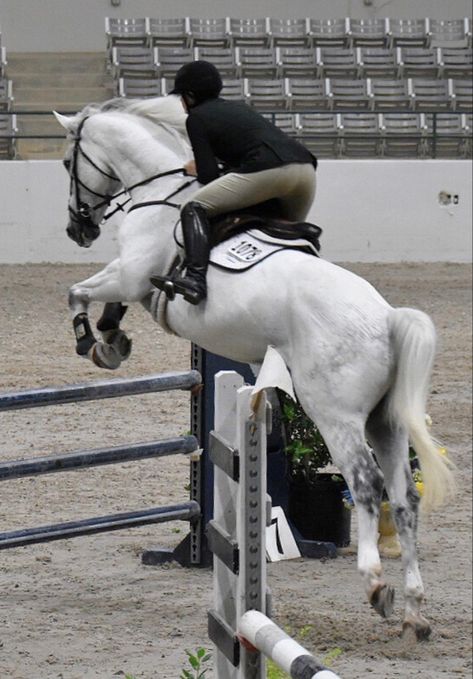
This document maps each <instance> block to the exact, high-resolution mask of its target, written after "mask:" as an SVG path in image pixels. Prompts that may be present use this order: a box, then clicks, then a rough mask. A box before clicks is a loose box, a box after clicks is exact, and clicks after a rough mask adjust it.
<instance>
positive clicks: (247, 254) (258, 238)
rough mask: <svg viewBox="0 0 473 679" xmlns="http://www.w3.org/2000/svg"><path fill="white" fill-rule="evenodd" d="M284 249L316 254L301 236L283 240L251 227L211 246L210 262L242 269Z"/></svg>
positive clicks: (224, 266) (229, 267)
mask: <svg viewBox="0 0 473 679" xmlns="http://www.w3.org/2000/svg"><path fill="white" fill-rule="evenodd" d="M284 249H291V250H293V249H296V250H305V251H307V250H309V251H311V252H313V253H314V255H317V251H316V249H315V248H314V246H313V245H312V244H311V243H309V241H307V240H305V239H303V238H297V239H295V240H284V239H282V238H273V237H272V236H267V235H266V234H265V233H263V232H262V231H259V229H251V230H250V231H247V232H246V233H240V234H238V235H236V236H232V237H231V238H229V239H228V240H226V241H224V242H223V243H220V244H219V245H216V246H215V247H214V248H212V252H211V254H210V262H211V263H212V264H215V265H216V266H220V267H222V268H224V269H231V270H232V271H244V270H245V269H249V268H250V267H251V266H254V265H255V264H257V263H258V262H261V260H263V259H266V258H267V257H269V256H270V255H272V254H274V253H275V252H278V251H279V250H284Z"/></svg>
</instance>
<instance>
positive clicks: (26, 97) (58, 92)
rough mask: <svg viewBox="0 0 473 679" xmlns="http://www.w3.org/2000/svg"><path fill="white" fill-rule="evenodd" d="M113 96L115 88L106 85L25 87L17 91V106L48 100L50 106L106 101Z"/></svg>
mask: <svg viewBox="0 0 473 679" xmlns="http://www.w3.org/2000/svg"><path fill="white" fill-rule="evenodd" d="M112 96H113V90H112V89H111V88H106V87H77V88H75V89H74V88H73V87H24V88H22V89H20V90H19V91H18V92H16V93H15V108H16V109H21V108H22V107H23V106H24V105H26V104H35V103H40V102H44V103H46V102H47V103H48V106H49V108H51V105H52V104H54V106H56V105H59V106H64V104H65V103H66V102H67V103H71V104H73V105H74V106H77V104H79V103H82V102H85V103H91V102H101V101H105V100H106V99H111V97H112ZM54 106H53V108H54Z"/></svg>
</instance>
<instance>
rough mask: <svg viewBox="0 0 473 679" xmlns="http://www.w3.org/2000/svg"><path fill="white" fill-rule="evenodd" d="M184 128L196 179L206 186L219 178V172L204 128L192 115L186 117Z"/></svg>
mask: <svg viewBox="0 0 473 679" xmlns="http://www.w3.org/2000/svg"><path fill="white" fill-rule="evenodd" d="M186 127H187V133H188V135H189V139H190V142H191V145H192V150H193V152H194V158H195V164H196V167H197V179H198V180H199V182H200V183H201V184H208V183H209V182H211V181H213V180H214V179H217V177H219V176H220V172H219V169H218V164H217V159H216V158H215V155H214V153H213V151H212V147H211V146H210V143H209V140H208V137H207V133H206V131H205V127H204V125H203V123H202V121H201V120H200V119H199V118H198V117H197V116H193V115H189V116H188V117H187V121H186Z"/></svg>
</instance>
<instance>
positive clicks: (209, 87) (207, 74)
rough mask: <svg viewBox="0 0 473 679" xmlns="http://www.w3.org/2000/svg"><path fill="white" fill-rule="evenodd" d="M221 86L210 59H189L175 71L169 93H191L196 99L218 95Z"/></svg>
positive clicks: (211, 97) (220, 80)
mask: <svg viewBox="0 0 473 679" xmlns="http://www.w3.org/2000/svg"><path fill="white" fill-rule="evenodd" d="M222 87H223V83H222V78H221V76H220V73H219V72H218V70H217V69H216V67H215V66H214V65H213V64H211V63H210V61H203V60H200V61H190V62H189V63H188V64H184V66H181V68H180V69H179V70H178V72H177V73H176V78H175V80H174V88H173V89H172V91H171V92H170V94H186V93H189V94H192V95H193V96H194V98H195V99H196V101H198V102H201V101H205V100H206V99H213V98H214V97H218V95H219V94H220V92H221V90H222Z"/></svg>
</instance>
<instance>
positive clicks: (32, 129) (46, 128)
mask: <svg viewBox="0 0 473 679" xmlns="http://www.w3.org/2000/svg"><path fill="white" fill-rule="evenodd" d="M17 126H18V131H19V132H20V133H24V134H64V135H65V134H66V131H65V129H64V128H63V127H62V125H60V124H59V123H58V122H57V120H56V118H55V117H54V116H53V114H52V113H51V114H49V115H37V116H24V115H18V116H17Z"/></svg>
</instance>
